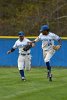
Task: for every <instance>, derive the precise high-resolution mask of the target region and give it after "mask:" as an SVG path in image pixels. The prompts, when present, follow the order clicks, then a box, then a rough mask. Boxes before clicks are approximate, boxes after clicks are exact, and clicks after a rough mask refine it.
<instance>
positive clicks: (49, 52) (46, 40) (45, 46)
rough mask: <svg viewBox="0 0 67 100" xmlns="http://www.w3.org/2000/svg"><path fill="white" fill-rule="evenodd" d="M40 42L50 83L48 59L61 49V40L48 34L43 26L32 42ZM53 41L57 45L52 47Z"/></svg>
mask: <svg viewBox="0 0 67 100" xmlns="http://www.w3.org/2000/svg"><path fill="white" fill-rule="evenodd" d="M39 40H41V41H42V50H43V58H44V61H45V63H46V66H47V70H48V72H47V76H48V78H49V81H52V74H51V66H50V59H51V57H52V56H53V55H54V53H55V51H56V50H58V49H60V47H61V38H60V37H59V36H58V35H56V34H54V33H52V32H50V29H49V26H48V25H43V26H42V27H41V29H40V35H39V36H38V37H37V38H36V39H35V40H34V42H37V41H39ZM54 40H56V41H58V45H57V46H55V45H54Z"/></svg>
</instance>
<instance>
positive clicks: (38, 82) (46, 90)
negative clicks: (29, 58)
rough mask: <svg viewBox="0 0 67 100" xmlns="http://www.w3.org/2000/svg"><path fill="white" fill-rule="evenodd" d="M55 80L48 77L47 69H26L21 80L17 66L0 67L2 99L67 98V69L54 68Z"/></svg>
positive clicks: (55, 99)
mask: <svg viewBox="0 0 67 100" xmlns="http://www.w3.org/2000/svg"><path fill="white" fill-rule="evenodd" d="M52 73H53V81H52V82H49V81H48V79H47V78H46V69H44V68H32V69H31V71H30V72H28V71H25V75H26V78H27V81H25V82H24V81H21V78H20V75H19V72H18V69H17V68H0V100H67V69H64V68H53V69H52Z"/></svg>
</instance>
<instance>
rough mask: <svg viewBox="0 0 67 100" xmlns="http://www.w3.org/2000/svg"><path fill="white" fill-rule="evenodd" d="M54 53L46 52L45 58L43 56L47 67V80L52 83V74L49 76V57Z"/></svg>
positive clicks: (51, 51)
mask: <svg viewBox="0 0 67 100" xmlns="http://www.w3.org/2000/svg"><path fill="white" fill-rule="evenodd" d="M54 53H55V51H53V50H50V51H47V52H46V56H45V59H44V61H45V63H46V66H47V70H48V72H47V76H48V77H49V80H50V81H52V74H51V66H50V59H51V57H52V56H53V55H54Z"/></svg>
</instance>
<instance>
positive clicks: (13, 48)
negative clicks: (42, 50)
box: [7, 42, 17, 54]
mask: <svg viewBox="0 0 67 100" xmlns="http://www.w3.org/2000/svg"><path fill="white" fill-rule="evenodd" d="M16 48H17V43H16V42H15V44H14V46H13V47H12V48H11V49H10V50H9V51H7V54H10V53H12V52H14V51H15V49H16Z"/></svg>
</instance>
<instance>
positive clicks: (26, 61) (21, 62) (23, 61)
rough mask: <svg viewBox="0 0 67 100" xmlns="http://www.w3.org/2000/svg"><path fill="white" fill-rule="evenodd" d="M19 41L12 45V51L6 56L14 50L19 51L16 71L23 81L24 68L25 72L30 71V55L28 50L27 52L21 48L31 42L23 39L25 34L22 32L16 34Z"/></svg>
mask: <svg viewBox="0 0 67 100" xmlns="http://www.w3.org/2000/svg"><path fill="white" fill-rule="evenodd" d="M18 36H19V39H18V40H17V41H16V42H15V44H14V45H13V47H12V49H11V50H9V51H8V52H7V54H10V53H11V52H13V51H14V50H15V49H16V48H18V49H19V57H18V69H19V72H20V75H21V79H22V80H25V75H24V68H25V69H26V70H30V69H31V55H30V49H29V50H27V51H24V50H23V48H24V47H25V46H26V45H27V44H30V43H31V41H30V40H29V39H27V38H25V33H24V32H22V31H21V32H19V33H18Z"/></svg>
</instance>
